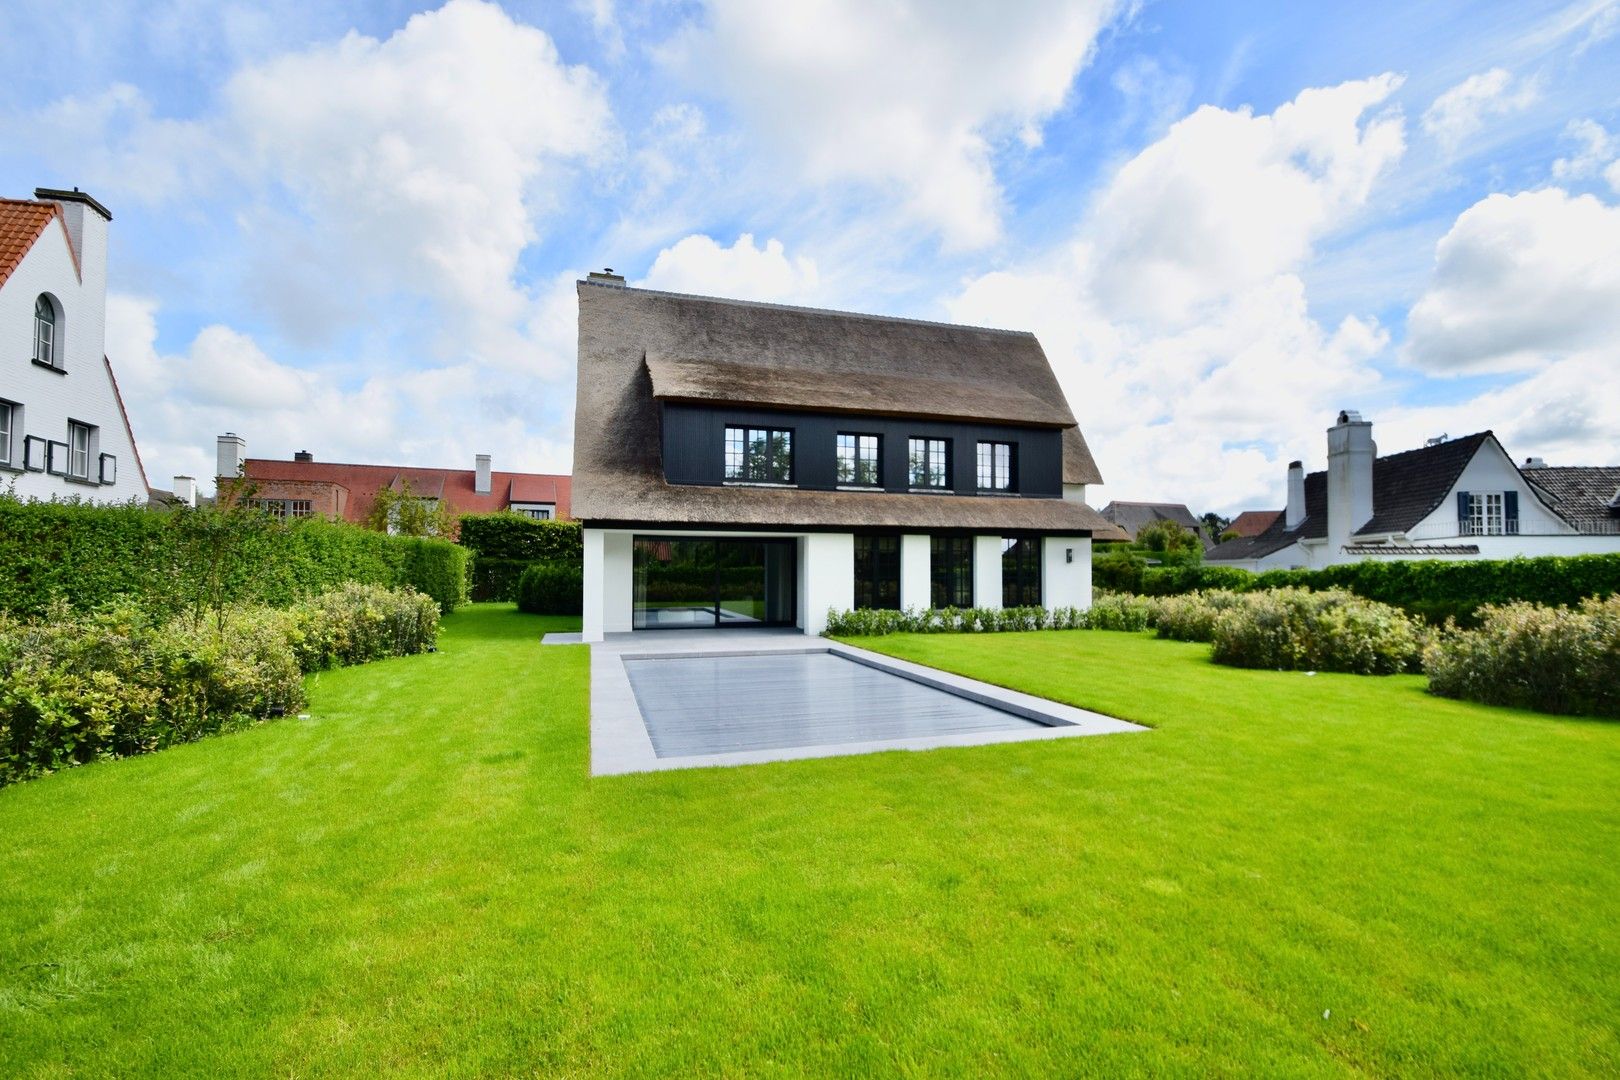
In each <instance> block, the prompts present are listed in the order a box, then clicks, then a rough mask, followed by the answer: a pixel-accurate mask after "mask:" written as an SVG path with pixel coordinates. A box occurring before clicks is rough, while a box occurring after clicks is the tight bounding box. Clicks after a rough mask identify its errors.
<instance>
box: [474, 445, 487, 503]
mask: <svg viewBox="0 0 1620 1080" xmlns="http://www.w3.org/2000/svg"><path fill="white" fill-rule="evenodd" d="M473 491H474V492H476V493H477V494H479V495H488V494H489V455H488V454H479V455H478V473H477V476H476V477H475V479H474V483H473Z"/></svg>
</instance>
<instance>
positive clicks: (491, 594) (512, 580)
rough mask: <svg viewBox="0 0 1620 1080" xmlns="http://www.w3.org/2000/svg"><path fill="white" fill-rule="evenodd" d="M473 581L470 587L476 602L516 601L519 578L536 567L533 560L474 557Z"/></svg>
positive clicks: (490, 556)
mask: <svg viewBox="0 0 1620 1080" xmlns="http://www.w3.org/2000/svg"><path fill="white" fill-rule="evenodd" d="M470 561H471V563H472V581H471V583H470V585H469V586H468V591H469V592H470V593H471V595H472V598H473V600H474V601H479V602H482V601H485V600H502V601H508V600H516V599H517V589H518V578H520V577H522V576H523V571H525V570H527V569H528V568H529V567H531V566H533V565H534V560H532V559H504V558H500V557H497V556H492V555H473V556H472V558H471V560H470Z"/></svg>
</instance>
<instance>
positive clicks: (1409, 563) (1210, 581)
mask: <svg viewBox="0 0 1620 1080" xmlns="http://www.w3.org/2000/svg"><path fill="white" fill-rule="evenodd" d="M1281 588H1298V589H1311V590H1314V591H1321V590H1324V589H1345V590H1348V591H1350V592H1353V593H1355V594H1356V595H1357V596H1361V597H1365V598H1366V599H1368V600H1377V601H1379V602H1380V603H1384V604H1393V605H1395V606H1396V607H1399V608H1403V609H1404V610H1406V611H1408V612H1410V613H1412V614H1414V615H1421V616H1422V617H1423V618H1425V619H1427V620H1428V621H1429V622H1431V623H1441V622H1444V621H1445V620H1446V619H1447V618H1456V619H1457V620H1459V621H1461V622H1465V623H1471V622H1473V621H1474V616H1475V612H1476V611H1478V610H1479V609H1480V608H1481V607H1482V606H1484V605H1486V604H1495V605H1500V604H1507V603H1512V602H1514V601H1520V600H1523V601H1530V602H1532V603H1537V604H1545V605H1549V606H1554V607H1556V606H1565V607H1573V606H1575V605H1578V604H1580V602H1581V601H1583V600H1585V599H1586V598H1587V597H1591V596H1599V597H1603V596H1613V595H1616V594H1617V593H1620V554H1614V555H1548V556H1541V557H1538V558H1517V559H1475V560H1470V561H1467V562H1444V561H1440V560H1434V559H1421V560H1420V559H1409V560H1391V561H1389V562H1375V561H1372V560H1365V561H1362V562H1355V563H1344V564H1342V565H1339V566H1329V567H1325V568H1323V569H1321V570H1267V571H1265V572H1264V573H1260V574H1251V573H1249V572H1248V571H1246V570H1238V569H1235V568H1233V567H1228V566H1209V565H1204V566H1182V567H1163V568H1159V567H1149V568H1147V569H1145V570H1144V571H1143V573H1142V577H1141V586H1140V589H1139V591H1140V592H1143V593H1146V594H1149V595H1158V596H1163V595H1172V594H1179V593H1186V592H1196V591H1200V590H1204V589H1229V590H1232V591H1236V592H1247V591H1252V590H1256V589H1281Z"/></svg>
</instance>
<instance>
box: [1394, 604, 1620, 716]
mask: <svg viewBox="0 0 1620 1080" xmlns="http://www.w3.org/2000/svg"><path fill="white" fill-rule="evenodd" d="M1480 616H1481V618H1480V627H1479V629H1477V630H1457V629H1456V628H1455V627H1452V628H1450V630H1451V632H1450V633H1447V634H1445V635H1443V636H1440V637H1438V638H1436V639H1435V640H1434V641H1433V642H1432V643H1430V645H1429V647H1428V648H1427V649H1426V650H1425V652H1424V656H1423V665H1424V669H1425V670H1426V671H1427V672H1428V674H1429V691H1430V693H1434V694H1438V695H1440V696H1442V697H1454V698H1465V699H1467V700H1469V701H1478V702H1482V703H1484V704H1486V705H1511V706H1515V707H1518V708H1523V709H1537V710H1540V711H1541V712H1550V713H1576V714H1581V715H1587V716H1607V717H1617V718H1620V596H1611V597H1609V598H1608V599H1607V600H1598V599H1591V600H1587V601H1585V602H1584V603H1582V604H1581V605H1580V607H1579V608H1575V609H1570V608H1563V607H1558V608H1552V607H1542V606H1539V605H1536V604H1522V603H1521V604H1505V605H1501V606H1495V605H1493V606H1490V607H1486V608H1483V609H1481V611H1480Z"/></svg>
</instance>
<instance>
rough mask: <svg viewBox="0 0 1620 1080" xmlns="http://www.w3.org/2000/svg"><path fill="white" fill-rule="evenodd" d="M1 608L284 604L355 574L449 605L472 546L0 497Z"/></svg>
mask: <svg viewBox="0 0 1620 1080" xmlns="http://www.w3.org/2000/svg"><path fill="white" fill-rule="evenodd" d="M0 565H3V566H5V567H6V571H7V572H6V573H5V574H3V575H0V611H6V612H10V613H12V614H14V615H21V616H38V615H42V614H44V613H45V612H46V611H48V610H49V609H50V608H51V606H52V605H53V604H54V603H56V602H58V601H61V602H63V603H65V604H67V605H68V607H70V608H72V609H75V610H79V611H87V610H90V609H92V608H97V607H101V606H103V605H106V604H112V603H117V602H120V601H133V602H135V603H138V604H140V605H142V606H143V607H146V608H148V609H150V610H153V611H155V612H160V613H169V614H175V613H178V612H179V611H181V610H184V609H186V608H188V607H196V606H199V605H202V604H206V605H207V606H211V607H217V606H222V605H223V604H227V603H265V604H285V603H288V602H290V601H292V600H295V599H297V598H298V597H301V596H309V595H313V594H315V593H319V592H322V591H324V590H327V589H331V588H334V587H336V586H338V585H341V584H343V583H345V582H349V581H358V582H363V583H366V584H371V585H380V586H384V587H390V588H392V587H397V586H402V587H410V588H414V589H416V590H417V591H419V592H422V593H425V594H426V595H428V596H431V597H432V598H433V599H434V600H436V601H437V602H438V604H439V607H440V610H442V611H445V612H449V611H452V610H454V608H455V607H456V605H457V604H460V603H462V602H464V601H465V600H466V598H467V580H466V579H467V552H466V550H465V549H463V548H461V547H459V546H457V545H456V544H453V543H451V542H450V541H448V540H438V539H432V538H427V537H414V536H389V535H388V534H387V533H379V532H372V531H371V530H369V529H362V528H359V527H358V526H355V525H348V524H344V523H341V522H330V521H326V520H324V519H320V518H308V519H303V520H299V521H293V522H289V523H286V524H283V523H281V522H278V521H276V520H274V519H273V518H271V517H270V516H269V515H267V514H263V513H259V512H255V511H251V510H236V511H232V512H229V513H222V512H219V511H215V510H180V511H176V512H174V513H171V514H158V513H153V512H152V511H149V510H146V509H144V508H142V507H138V506H133V505H122V506H94V505H91V504H88V503H73V502H22V501H19V500H17V499H15V498H11V497H3V496H0Z"/></svg>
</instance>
